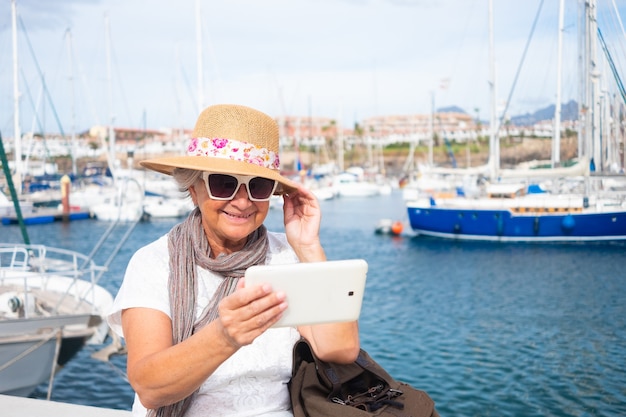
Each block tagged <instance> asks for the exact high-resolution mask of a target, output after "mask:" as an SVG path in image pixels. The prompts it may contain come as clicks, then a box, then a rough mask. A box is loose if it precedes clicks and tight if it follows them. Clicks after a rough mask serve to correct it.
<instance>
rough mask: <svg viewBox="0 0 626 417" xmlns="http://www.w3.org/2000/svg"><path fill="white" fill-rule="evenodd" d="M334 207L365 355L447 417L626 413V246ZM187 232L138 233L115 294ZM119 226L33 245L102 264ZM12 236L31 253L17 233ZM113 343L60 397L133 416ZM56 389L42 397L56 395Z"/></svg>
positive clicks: (115, 274) (365, 201) (385, 206)
mask: <svg viewBox="0 0 626 417" xmlns="http://www.w3.org/2000/svg"><path fill="white" fill-rule="evenodd" d="M321 205H322V209H323V213H324V214H323V220H322V235H321V237H322V243H323V244H324V246H325V248H326V250H327V255H328V257H329V259H347V258H363V259H365V260H366V261H367V262H368V263H369V272H368V278H367V285H366V292H365V299H364V303H363V308H362V312H361V320H360V329H361V338H362V346H363V347H364V348H365V349H366V350H367V351H368V352H369V353H370V354H371V355H372V356H373V357H374V358H375V359H376V360H377V361H378V362H380V363H381V364H382V365H383V366H384V367H385V368H386V369H387V370H388V371H389V373H391V374H392V375H393V376H394V377H395V378H396V379H399V380H403V381H406V382H408V383H410V384H412V385H413V386H415V387H417V388H419V389H422V390H425V391H427V392H428V393H429V394H430V396H431V397H432V398H433V399H434V400H435V402H436V405H437V409H438V410H439V412H440V414H441V415H442V416H620V415H621V416H623V415H626V365H625V364H626V243H624V242H613V243H586V244H576V243H569V244H501V243H479V242H455V241H446V240H440V239H433V238H426V237H420V236H413V235H412V234H411V233H410V231H409V230H408V226H407V225H406V210H405V208H404V205H403V202H402V198H401V194H400V192H398V191H395V192H394V193H393V194H392V195H390V196H380V197H375V198H372V197H369V198H358V199H357V198H352V199H346V198H344V199H341V198H339V199H335V200H328V201H323V202H321ZM281 216H282V212H281V211H280V210H275V209H272V210H270V214H269V216H268V219H267V222H266V225H267V226H268V228H269V229H270V230H280V229H281V226H282V217H281ZM381 218H391V219H394V220H402V221H404V222H405V233H403V235H401V236H390V235H380V234H376V233H374V230H375V227H376V224H377V222H378V220H380V219H381ZM178 221H180V220H178V219H177V220H155V221H146V222H142V223H140V224H138V225H137V227H136V228H135V229H134V230H133V232H132V234H131V235H130V238H129V240H128V241H127V242H125V243H124V245H123V246H122V248H121V251H120V252H119V254H118V255H117V256H116V258H115V260H114V262H113V263H111V265H110V267H109V270H108V271H107V273H106V274H105V275H104V276H103V278H102V281H101V285H103V286H104V287H105V288H107V289H108V290H110V291H111V292H113V293H115V292H116V291H117V288H118V287H119V285H120V283H121V280H122V277H123V273H124V269H125V266H126V263H127V262H128V259H129V258H130V256H131V255H132V253H133V252H134V251H135V250H136V249H138V248H139V247H140V246H142V245H144V244H146V243H148V242H150V241H152V240H154V239H156V238H157V237H159V236H161V235H162V234H164V233H166V232H167V231H168V230H169V229H170V228H171V227H172V225H173V224H175V223H176V222H178ZM107 228H108V223H105V222H98V221H95V220H80V221H75V222H70V223H68V224H63V223H52V224H48V225H37V226H32V227H29V229H28V233H29V236H30V240H31V243H42V244H47V245H51V246H56V247H62V248H67V249H72V250H77V251H80V252H83V253H89V252H90V251H91V249H92V248H93V247H94V246H95V244H96V243H97V242H98V240H99V239H100V237H101V236H102V234H103V233H104V232H105V230H106V229H107ZM124 231H125V230H124V229H120V230H119V231H115V232H114V233H119V236H120V237H121V235H122V233H123V232H124ZM0 234H1V237H0V241H2V242H19V243H21V242H22V237H21V234H20V231H19V228H18V227H17V226H2V227H0ZM119 241H120V238H117V239H113V240H112V242H110V243H107V245H108V246H107V247H106V248H105V249H104V250H103V254H102V255H98V256H100V258H98V257H96V260H97V262H98V263H100V264H102V263H104V262H106V256H107V250H111V249H112V248H113V247H114V246H115V245H116V244H117V243H118V242H119ZM103 346H104V345H102V346H87V347H86V348H85V349H84V350H83V351H81V352H80V353H79V354H78V356H77V357H75V358H74V359H73V360H72V361H71V362H70V363H68V364H67V365H66V367H65V368H64V369H62V370H61V371H60V372H59V373H58V374H57V376H56V378H55V380H54V386H53V391H52V400H55V401H60V402H69V403H76V404H83V405H91V406H96V407H106V408H116V409H130V407H131V404H132V400H133V392H132V390H131V388H130V387H129V385H128V383H127V381H126V380H125V376H124V375H125V357H124V356H114V357H112V358H111V361H110V362H102V361H98V360H95V359H92V358H91V356H90V355H91V354H92V353H93V352H95V351H96V350H98V349H99V348H101V347H103ZM46 389H47V386H41V387H40V388H39V389H38V390H37V391H36V392H35V393H34V394H33V397H35V398H45V397H46Z"/></svg>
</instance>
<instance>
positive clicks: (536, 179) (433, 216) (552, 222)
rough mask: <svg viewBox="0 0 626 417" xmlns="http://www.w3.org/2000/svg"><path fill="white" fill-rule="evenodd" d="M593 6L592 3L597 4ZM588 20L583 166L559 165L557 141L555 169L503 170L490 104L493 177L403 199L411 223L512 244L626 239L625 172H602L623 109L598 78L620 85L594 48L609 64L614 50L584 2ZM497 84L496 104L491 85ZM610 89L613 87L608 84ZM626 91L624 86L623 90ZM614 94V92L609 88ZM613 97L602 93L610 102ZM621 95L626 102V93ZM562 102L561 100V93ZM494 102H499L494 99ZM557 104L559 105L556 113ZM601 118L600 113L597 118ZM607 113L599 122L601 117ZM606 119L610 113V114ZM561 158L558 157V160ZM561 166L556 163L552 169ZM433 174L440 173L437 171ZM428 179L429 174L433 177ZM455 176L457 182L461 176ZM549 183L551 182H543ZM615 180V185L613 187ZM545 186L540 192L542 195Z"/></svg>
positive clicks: (429, 230)
mask: <svg viewBox="0 0 626 417" xmlns="http://www.w3.org/2000/svg"><path fill="white" fill-rule="evenodd" d="M592 3H594V4H592ZM582 7H584V8H585V9H584V13H583V14H582V15H584V16H586V21H587V23H586V24H585V25H583V26H584V27H585V28H587V30H586V31H585V32H586V33H587V34H591V36H588V37H586V42H585V44H586V46H587V48H586V51H585V52H584V53H583V55H582V56H583V57H584V60H585V63H586V67H585V68H586V70H585V71H582V73H583V74H582V75H583V79H587V80H588V81H587V82H586V83H581V84H582V85H583V87H582V89H583V90H584V94H582V95H581V97H582V98H583V102H582V103H579V108H580V110H579V120H578V122H579V131H578V135H579V155H580V156H579V164H578V166H577V167H575V168H573V169H570V168H560V167H558V166H557V165H558V164H556V165H555V164H554V158H555V157H554V155H555V154H556V155H557V158H558V147H557V148H556V150H555V148H554V146H553V164H552V166H553V168H546V169H539V170H524V171H522V170H501V169H500V167H499V154H498V149H499V142H498V137H497V134H498V126H497V123H496V119H495V116H494V115H495V110H494V109H495V106H493V108H492V119H491V129H490V130H491V138H490V139H491V141H490V151H491V153H490V160H489V164H488V168H489V170H490V173H489V174H488V175H487V176H482V177H480V179H479V180H478V179H477V178H478V177H474V184H479V187H474V188H473V189H472V192H465V193H464V192H459V193H456V194H454V195H449V193H437V192H436V190H435V192H418V193H417V194H416V195H414V196H412V197H410V198H405V204H406V208H407V212H408V219H409V223H410V226H411V228H412V229H413V231H415V232H416V233H418V234H421V235H428V236H436V237H442V238H450V239H465V240H486V241H510V242H534V241H536V242H565V241H600V240H626V177H625V176H624V173H623V169H622V171H621V172H618V173H613V174H612V175H611V176H609V175H608V174H607V173H604V172H597V171H596V169H595V165H596V164H594V162H593V161H594V159H595V161H599V162H601V163H598V166H599V167H605V166H607V165H608V161H607V160H606V159H605V156H606V155H608V154H610V153H611V152H612V151H611V150H610V149H609V148H608V146H609V145H610V143H609V142H613V143H619V142H620V141H622V146H623V140H624V139H623V138H619V137H617V138H611V137H610V132H611V129H613V127H611V126H612V125H611V121H614V120H620V119H619V117H618V115H617V113H615V114H611V115H609V112H611V111H613V112H614V111H616V109H619V108H621V107H620V106H617V105H614V104H613V103H612V102H611V103H609V102H608V101H601V100H599V99H597V97H600V91H599V90H598V84H599V83H598V79H601V80H602V83H603V85H607V86H608V85H609V84H610V83H612V84H614V85H617V87H618V88H619V87H620V86H622V82H621V80H620V77H619V74H617V73H616V72H615V71H614V72H612V73H611V74H610V77H605V76H604V75H600V71H599V67H598V62H599V57H598V56H596V54H595V51H596V49H599V48H596V47H594V48H591V47H590V46H589V45H592V44H593V45H594V46H595V45H596V44H598V43H600V44H602V46H603V49H604V52H605V56H604V58H606V60H607V61H611V55H610V52H609V51H608V49H607V48H606V45H605V44H604V43H603V39H602V36H601V31H600V30H599V29H598V28H597V26H595V27H594V24H597V22H596V21H595V19H594V15H593V13H595V2H594V1H591V2H585V4H584V5H582ZM491 86H492V101H494V103H495V100H494V98H495V97H494V95H493V89H494V87H493V83H492V84H491ZM605 88H607V87H605ZM620 91H622V92H623V90H620ZM611 94H612V93H611ZM608 96H609V95H605V96H604V100H606V99H607V97H608ZM621 97H622V99H626V97H625V96H624V94H622V95H621ZM557 100H558V101H557V103H559V102H560V98H557ZM492 104H493V103H492ZM620 105H621V106H624V105H625V103H620ZM558 108H559V106H557V110H558ZM555 113H557V114H555V135H556V136H555V138H554V139H553V142H555V143H557V144H558V143H559V142H558V141H559V134H558V132H559V129H560V123H559V121H560V119H559V113H558V112H555ZM594 114H595V115H598V117H594V116H593V115H594ZM599 115H602V116H603V119H602V120H601V118H600V116H599ZM604 116H608V117H604ZM557 162H558V159H557ZM555 166H557V167H556V168H554V167H555ZM469 171H470V170H463V169H458V170H457V169H452V170H447V173H446V175H447V178H448V181H451V183H450V184H455V187H453V188H454V189H456V188H458V187H456V185H458V184H459V183H461V182H462V181H460V180H459V178H464V181H465V182H467V177H468V172H469ZM432 172H433V173H434V172H436V169H433V170H432ZM425 178H429V177H428V175H426V176H425ZM455 179H456V180H455ZM541 184H549V187H544V188H542V187H541ZM609 184H611V185H609ZM537 191H539V192H537Z"/></svg>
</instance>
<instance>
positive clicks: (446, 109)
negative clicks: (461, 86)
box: [437, 106, 467, 114]
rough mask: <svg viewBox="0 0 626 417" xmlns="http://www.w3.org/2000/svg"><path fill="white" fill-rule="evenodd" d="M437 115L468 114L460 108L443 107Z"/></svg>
mask: <svg viewBox="0 0 626 417" xmlns="http://www.w3.org/2000/svg"><path fill="white" fill-rule="evenodd" d="M437 113H465V114H467V112H466V111H465V110H463V109H462V108H460V107H458V106H449V107H442V108H440V109H437Z"/></svg>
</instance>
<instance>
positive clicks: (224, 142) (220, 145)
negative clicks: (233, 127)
mask: <svg viewBox="0 0 626 417" xmlns="http://www.w3.org/2000/svg"><path fill="white" fill-rule="evenodd" d="M227 144H228V139H222V138H215V139H213V146H215V147H216V148H218V149H221V148H224V147H225V146H226V145H227Z"/></svg>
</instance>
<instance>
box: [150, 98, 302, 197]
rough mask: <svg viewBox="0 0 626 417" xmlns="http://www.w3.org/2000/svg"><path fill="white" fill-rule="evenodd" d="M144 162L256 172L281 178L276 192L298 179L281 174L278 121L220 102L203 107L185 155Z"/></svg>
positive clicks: (156, 166) (158, 167) (167, 167)
mask: <svg viewBox="0 0 626 417" xmlns="http://www.w3.org/2000/svg"><path fill="white" fill-rule="evenodd" d="M140 164H141V166H143V167H145V168H148V169H152V170H154V171H158V172H162V173H164V174H168V175H172V172H173V171H174V169H175V168H187V169H194V170H198V171H210V172H216V173H222V174H240V175H254V176H259V177H264V178H270V179H273V180H276V181H278V183H279V186H278V187H277V188H276V192H275V194H282V193H284V192H289V191H293V190H294V189H296V187H297V185H296V183H295V182H293V181H291V180H289V179H287V178H285V177H283V176H282V175H280V161H279V157H278V124H276V122H275V121H274V119H272V118H271V117H270V116H268V115H267V114H265V113H262V112H260V111H258V110H255V109H252V108H250V107H245V106H239V105H232V104H219V105H214V106H210V107H207V108H206V109H204V111H203V112H202V113H200V116H199V117H198V120H197V121H196V127H195V128H194V130H193V133H192V137H191V140H190V141H189V145H188V146H187V154H186V155H185V156H172V157H163V158H155V159H148V160H145V161H141V162H140Z"/></svg>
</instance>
